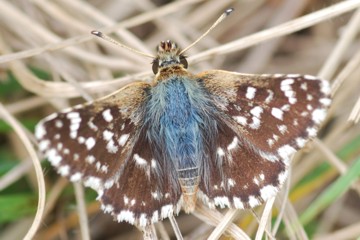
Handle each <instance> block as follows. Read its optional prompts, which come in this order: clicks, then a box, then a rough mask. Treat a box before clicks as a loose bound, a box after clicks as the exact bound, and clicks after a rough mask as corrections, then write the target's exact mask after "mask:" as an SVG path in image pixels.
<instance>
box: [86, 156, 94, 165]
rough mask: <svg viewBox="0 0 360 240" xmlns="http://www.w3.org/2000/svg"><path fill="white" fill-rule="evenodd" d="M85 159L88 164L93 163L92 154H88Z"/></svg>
mask: <svg viewBox="0 0 360 240" xmlns="http://www.w3.org/2000/svg"><path fill="white" fill-rule="evenodd" d="M85 161H86V162H88V163H90V164H93V163H94V162H95V157H94V156H92V155H88V156H86V157H85Z"/></svg>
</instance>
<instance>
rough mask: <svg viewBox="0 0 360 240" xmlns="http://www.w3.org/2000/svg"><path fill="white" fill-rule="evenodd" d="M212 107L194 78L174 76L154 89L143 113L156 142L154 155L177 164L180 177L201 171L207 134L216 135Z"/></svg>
mask: <svg viewBox="0 0 360 240" xmlns="http://www.w3.org/2000/svg"><path fill="white" fill-rule="evenodd" d="M212 111H213V107H212V106H211V104H210V100H209V98H208V95H207V93H206V92H205V91H204V89H203V88H202V87H201V86H200V84H199V82H197V81H195V80H192V79H187V78H184V77H181V76H174V77H172V78H170V79H168V80H166V81H161V82H158V83H157V85H156V86H154V87H153V89H152V90H151V93H150V96H149V100H148V103H147V108H146V111H145V116H144V118H145V122H147V126H149V128H148V132H147V137H148V138H149V140H150V141H151V142H152V143H153V144H154V145H155V146H156V147H155V148H156V149H154V155H155V156H156V157H157V158H161V159H159V160H160V161H166V162H167V163H168V164H165V165H166V166H168V167H174V168H175V169H176V170H177V171H178V173H179V174H180V175H181V176H179V175H178V177H181V178H183V177H195V176H198V175H199V170H200V168H201V167H202V164H203V162H204V159H205V158H206V154H207V152H206V149H207V147H206V145H207V142H208V140H207V139H206V136H208V135H215V129H216V127H215V125H216V124H215V121H214V119H213V118H212V117H211V115H212V114H211V113H212ZM205 129H206V131H210V133H209V132H205ZM183 169H187V171H183V172H181V170H183ZM190 169H192V170H190ZM164 170H165V172H169V171H170V172H173V171H174V169H164ZM172 174H176V173H174V172H173V173H172ZM183 174H185V175H183Z"/></svg>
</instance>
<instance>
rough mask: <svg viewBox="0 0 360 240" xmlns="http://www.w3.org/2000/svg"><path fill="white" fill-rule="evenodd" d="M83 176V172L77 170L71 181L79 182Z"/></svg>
mask: <svg viewBox="0 0 360 240" xmlns="http://www.w3.org/2000/svg"><path fill="white" fill-rule="evenodd" d="M81 177H82V173H80V172H76V173H74V174H73V175H72V176H71V177H70V181H71V182H77V181H79V180H80V179H81Z"/></svg>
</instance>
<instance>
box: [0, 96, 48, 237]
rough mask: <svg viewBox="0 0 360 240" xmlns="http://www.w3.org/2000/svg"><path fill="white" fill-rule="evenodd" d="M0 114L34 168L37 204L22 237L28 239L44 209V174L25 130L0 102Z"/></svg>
mask: <svg viewBox="0 0 360 240" xmlns="http://www.w3.org/2000/svg"><path fill="white" fill-rule="evenodd" d="M0 116H1V117H2V118H3V119H4V120H5V121H6V122H7V123H8V124H9V125H10V126H11V127H12V128H13V129H14V131H15V133H16V134H17V135H18V137H19V139H20V140H21V141H22V143H23V144H24V147H25V148H26V150H27V151H28V153H29V156H30V159H31V161H32V164H33V166H34V169H35V173H36V179H37V183H38V190H39V193H38V196H39V199H38V206H37V211H36V214H35V218H34V221H33V223H32V225H31V227H30V228H29V231H28V232H27V233H26V235H25V237H24V239H25V240H30V239H32V238H33V237H34V235H35V233H36V231H37V230H38V229H39V227H40V225H41V221H42V216H43V213H44V209H45V198H46V192H45V181H44V174H43V171H42V169H41V165H40V160H39V158H38V156H37V154H36V151H35V149H34V147H33V146H32V144H31V142H30V140H29V139H28V137H27V135H26V133H25V131H24V130H23V128H22V126H21V125H20V123H19V122H18V121H17V120H16V119H15V118H14V117H13V116H12V115H11V114H10V113H9V112H8V111H7V110H6V109H5V107H4V106H3V105H2V104H1V103H0Z"/></svg>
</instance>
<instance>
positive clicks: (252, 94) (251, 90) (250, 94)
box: [245, 87, 256, 99]
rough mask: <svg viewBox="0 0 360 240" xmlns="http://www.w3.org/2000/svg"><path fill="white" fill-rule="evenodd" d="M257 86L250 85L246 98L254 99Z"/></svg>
mask: <svg viewBox="0 0 360 240" xmlns="http://www.w3.org/2000/svg"><path fill="white" fill-rule="evenodd" d="M255 92H256V88H253V87H248V88H247V90H246V95H245V96H246V98H247V99H253V98H254V97H255Z"/></svg>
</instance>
